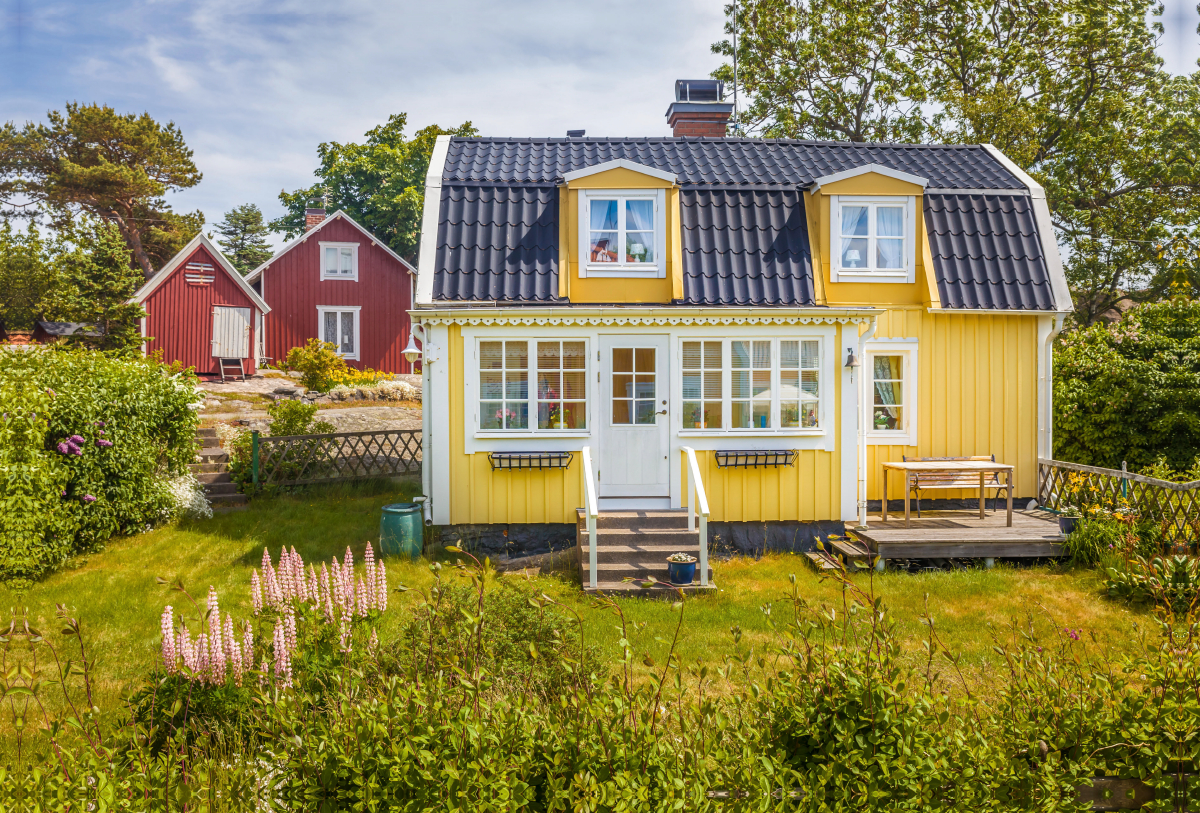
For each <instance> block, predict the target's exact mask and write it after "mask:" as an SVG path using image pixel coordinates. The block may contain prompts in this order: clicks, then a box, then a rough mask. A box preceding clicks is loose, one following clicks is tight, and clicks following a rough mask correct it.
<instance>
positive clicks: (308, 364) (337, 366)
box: [284, 339, 348, 392]
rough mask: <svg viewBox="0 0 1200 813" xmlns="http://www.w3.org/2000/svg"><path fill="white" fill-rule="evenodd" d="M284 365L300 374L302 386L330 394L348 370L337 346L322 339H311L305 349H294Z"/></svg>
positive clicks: (289, 352)
mask: <svg viewBox="0 0 1200 813" xmlns="http://www.w3.org/2000/svg"><path fill="white" fill-rule="evenodd" d="M284 364H286V365H287V366H288V367H289V368H290V369H292V370H295V371H296V372H298V373H300V383H301V384H303V385H304V386H305V387H307V388H308V389H310V390H315V391H317V392H329V390H330V389H332V388H333V387H334V385H335V384H336V383H337V381H339V380H340V379H342V378H344V377H345V375H346V371H347V369H348V367H347V366H346V361H345V359H343V358H342V357H341V356H339V355H338V353H337V345H335V344H334V343H332V342H323V341H321V340H320V339H309V340H308V343H307V344H305V345H304V347H293V348H292V349H291V350H289V351H288V353H287V357H286V358H285V359H284Z"/></svg>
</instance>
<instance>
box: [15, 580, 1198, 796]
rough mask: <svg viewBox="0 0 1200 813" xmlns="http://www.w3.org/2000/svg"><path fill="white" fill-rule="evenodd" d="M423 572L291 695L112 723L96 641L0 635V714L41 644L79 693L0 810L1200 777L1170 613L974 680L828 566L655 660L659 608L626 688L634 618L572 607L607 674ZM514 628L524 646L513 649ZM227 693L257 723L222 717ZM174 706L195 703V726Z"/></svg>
mask: <svg viewBox="0 0 1200 813" xmlns="http://www.w3.org/2000/svg"><path fill="white" fill-rule="evenodd" d="M467 558H468V559H469V558H470V557H467ZM431 569H432V571H433V576H434V581H433V585H432V587H431V588H430V589H429V590H428V591H427V592H426V593H425V594H424V596H423V598H424V600H423V601H421V602H418V603H416V604H415V605H414V606H412V607H411V608H410V609H409V610H408V612H409V620H408V624H407V625H406V626H405V627H404V632H403V633H402V635H401V636H400V637H399V638H398V639H397V640H395V641H380V642H379V643H378V645H376V644H369V645H367V646H366V647H363V646H357V647H354V648H352V649H351V650H349V651H347V650H345V649H338V648H337V647H336V646H332V645H330V642H329V641H328V640H327V641H326V642H325V644H324V645H323V648H320V649H314V650H312V651H311V652H308V653H306V654H303V655H300V656H298V657H297V658H296V660H295V661H294V663H295V664H296V665H297V666H296V668H297V673H296V676H295V682H294V684H293V685H292V686H291V687H290V688H278V684H274V685H272V684H271V683H270V681H269V679H266V678H264V680H263V682H261V683H259V684H258V686H257V687H256V686H255V683H254V681H253V680H250V681H248V682H247V683H246V684H245V685H247V686H248V687H249V690H248V691H247V692H245V694H246V695H247V697H248V699H245V700H241V701H239V700H238V699H237V697H235V696H234V695H233V694H231V693H229V692H227V690H226V689H225V688H224V687H222V688H193V689H192V690H191V691H190V692H180V691H178V688H179V683H178V680H179V677H178V676H177V675H176V676H171V677H168V678H161V679H160V678H155V679H152V680H150V681H149V682H148V684H147V686H148V691H150V692H159V693H160V694H161V696H162V697H163V698H165V700H164V703H163V704H161V705H162V706H163V707H165V706H168V705H169V708H167V709H166V711H167V713H166V714H165V715H163V714H160V715H157V716H154V715H146V714H139V713H135V712H131V713H128V714H126V715H125V716H123V717H121V718H120V719H118V720H116V721H112V720H107V719H105V718H103V717H101V716H100V715H98V714H97V713H96V712H95V711H93V710H90V709H89V708H88V704H87V702H86V700H85V699H84V698H89V697H90V689H89V687H88V685H87V681H88V680H89V671H90V664H91V662H92V661H91V660H90V658H91V657H92V656H90V655H89V654H88V652H87V649H86V644H85V642H84V640H83V637H84V636H82V635H81V634H80V633H81V630H80V628H79V626H78V624H76V623H75V622H74V621H73V620H71V619H70V618H69V617H68V616H67V614H66V613H65V612H63V613H61V614H60V621H61V623H62V625H63V630H62V632H63V633H64V635H65V636H66V637H65V638H64V639H61V640H64V641H65V643H64V644H62V645H61V646H60V645H59V644H57V643H52V642H51V636H48V635H47V636H45V637H43V635H42V634H41V632H40V631H35V630H29V629H27V628H23V627H21V626H20V625H17V626H16V627H14V629H13V630H11V631H10V633H9V634H8V635H6V636H4V637H3V639H2V643H3V647H4V649H3V654H4V657H5V663H6V665H7V666H8V667H9V668H10V669H9V674H8V677H7V678H6V686H5V690H6V692H7V699H6V704H7V705H8V706H10V707H12V708H13V709H17V708H23V709H25V710H26V711H25V712H23V714H25V716H24V717H23V718H22V719H23V722H24V724H25V725H26V726H27V727H29V729H30V730H32V727H33V724H34V723H36V721H37V719H38V716H39V715H38V713H37V708H36V706H35V705H34V704H32V703H31V702H29V701H28V700H27V698H28V696H30V695H35V694H37V691H38V688H37V687H33V686H32V683H33V682H35V681H34V679H33V678H25V677H23V675H24V674H30V673H32V670H28V668H27V667H26V669H25V671H24V672H22V670H21V669H20V668H16V667H17V665H18V664H24V665H27V664H29V663H31V662H32V661H33V659H34V658H35V657H40V658H41V660H42V662H44V663H55V662H57V663H59V664H61V663H63V662H65V661H66V660H67V659H68V658H72V660H71V661H70V662H69V663H68V664H67V666H66V667H65V668H63V669H61V670H59V671H60V673H61V674H63V675H64V680H65V683H66V690H67V691H68V693H71V694H73V696H75V697H78V698H80V702H78V703H77V704H76V705H75V707H74V708H73V709H72V710H71V711H70V712H68V714H67V716H66V718H65V719H63V720H53V721H50V722H49V723H47V724H46V728H45V731H44V732H37V733H27V734H26V735H25V737H24V739H25V743H24V746H23V751H22V756H21V757H20V758H21V759H22V760H24V762H23V763H22V764H20V765H18V766H16V767H15V768H10V769H9V772H8V774H7V775H6V776H5V778H4V782H3V783H0V795H2V798H0V804H3V805H4V806H5V808H6V809H8V810H34V809H36V810H49V809H57V810H85V809H107V810H113V809H127V810H143V809H152V808H153V809H164V806H165V805H167V804H171V803H172V802H173V803H174V805H175V806H178V807H177V809H185V808H184V807H183V804H182V803H185V802H186V803H187V807H186V809H189V810H218V809H225V810H245V809H266V807H265V806H266V805H267V804H269V805H270V809H273V810H304V811H310V810H330V811H334V810H337V811H346V810H405V811H425V810H439V811H440V810H451V811H472V813H476V812H480V813H485V812H486V811H502V810H503V811H507V810H518V809H520V810H531V811H577V810H587V811H647V810H689V811H691V810H694V811H710V810H711V811H717V810H738V811H741V810H755V811H759V810H763V811H765V810H789V811H790V810H805V811H809V810H811V811H834V810H836V811H852V810H853V811H861V810H911V811H936V810H947V811H948V810H955V811H960V810H973V811H1017V810H1020V811H1026V810H1039V811H1075V810H1086V809H1089V807H1090V806H1089V805H1087V804H1084V803H1081V802H1079V801H1078V799H1077V791H1076V789H1077V788H1078V787H1079V786H1081V785H1085V784H1088V783H1090V777H1092V776H1122V777H1133V778H1140V779H1143V780H1144V781H1145V782H1146V783H1147V784H1148V785H1150V786H1151V787H1152V788H1153V789H1154V791H1155V794H1156V798H1155V801H1154V802H1153V803H1151V804H1150V805H1149V806H1148V807H1146V808H1144V809H1147V810H1171V809H1176V806H1180V807H1181V808H1182V807H1183V806H1186V805H1187V803H1188V801H1190V802H1191V803H1192V804H1193V805H1194V803H1195V801H1196V799H1195V798H1194V795H1195V794H1194V792H1192V791H1189V792H1188V793H1190V794H1192V795H1191V796H1190V797H1189V796H1188V795H1187V794H1184V793H1182V792H1181V791H1180V792H1177V791H1178V788H1177V784H1176V777H1177V776H1178V775H1179V774H1194V773H1195V772H1196V771H1197V768H1198V767H1200V765H1198V762H1200V745H1198V743H1200V737H1198V736H1197V735H1200V700H1198V699H1197V695H1196V691H1195V688H1194V687H1195V686H1196V685H1197V680H1198V678H1200V641H1197V639H1196V635H1195V633H1196V627H1195V626H1194V624H1192V623H1191V622H1190V621H1188V622H1184V623H1181V624H1180V623H1176V624H1174V625H1173V626H1172V625H1171V623H1168V622H1165V621H1164V622H1163V625H1162V626H1161V628H1160V631H1159V635H1158V636H1157V637H1156V638H1153V639H1147V640H1145V641H1143V642H1142V645H1141V646H1140V647H1138V651H1137V653H1136V654H1135V655H1134V656H1132V657H1130V658H1129V659H1128V660H1127V661H1125V662H1122V663H1113V662H1110V661H1108V660H1106V659H1103V658H1100V657H1097V656H1096V655H1095V654H1094V650H1093V649H1092V648H1091V646H1090V645H1089V642H1088V641H1086V640H1083V638H1082V636H1081V635H1080V634H1079V632H1078V631H1076V630H1070V629H1067V630H1062V631H1061V632H1060V633H1058V634H1057V635H1054V636H1051V638H1050V639H1048V640H1047V639H1042V638H1039V637H1038V635H1037V634H1036V633H1035V632H1034V625H1033V624H1032V622H1030V623H1021V624H1017V623H1014V624H1013V625H1012V626H1011V627H1010V628H1008V629H1007V630H1003V629H1002V630H999V631H998V632H997V633H996V638H995V651H996V652H997V654H998V655H999V656H1000V657H1001V658H1002V659H1003V662H1004V663H1005V664H1006V669H1005V670H1004V672H1003V675H1004V677H1003V679H1001V680H998V681H997V682H996V684H995V685H994V686H993V687H991V688H992V691H991V692H990V693H989V694H988V695H987V696H978V695H977V694H974V693H972V692H971V690H970V689H969V688H968V684H967V683H966V682H965V681H964V680H963V679H962V676H961V674H960V673H959V671H958V670H959V660H958V657H957V656H956V655H954V654H953V653H951V652H950V651H948V650H947V648H946V646H945V645H944V643H943V641H942V638H941V636H940V634H939V632H938V627H937V625H936V624H935V620H934V618H932V617H929V616H926V617H924V618H923V619H922V621H923V623H924V625H925V626H924V629H925V634H924V635H923V641H922V644H923V648H922V650H921V651H922V652H923V653H924V654H923V655H922V656H921V657H919V658H916V659H914V658H912V657H909V656H905V655H904V654H903V653H904V646H903V645H904V644H905V643H908V642H906V641H904V640H903V636H901V635H900V634H899V633H898V631H897V629H898V628H897V626H896V623H895V621H894V619H893V618H892V617H891V616H890V614H889V612H888V611H887V609H886V607H884V605H883V603H882V600H881V599H879V598H877V597H875V596H874V594H873V589H872V585H870V584H869V583H868V584H862V585H860V584H855V583H853V582H851V581H849V580H846V579H845V578H844V577H838V578H840V579H841V580H842V597H843V598H842V601H841V602H840V604H839V605H838V606H832V607H831V606H821V607H813V606H809V604H808V603H807V602H806V601H805V599H804V598H803V597H802V596H801V595H800V591H799V589H798V588H797V587H796V585H795V583H794V582H793V586H792V589H791V591H790V594H788V595H786V596H783V597H782V598H783V599H784V601H782V602H780V603H779V604H778V605H776V610H775V611H774V612H771V611H770V609H769V608H764V612H766V613H767V614H768V617H769V618H770V620H771V626H772V629H773V630H774V640H773V642H772V644H771V645H770V646H768V647H767V648H765V649H763V650H762V651H744V654H742V655H740V656H737V657H730V658H728V659H726V660H725V661H724V662H723V663H719V664H710V665H708V666H702V665H688V664H683V663H681V662H680V661H679V659H678V658H677V656H676V655H675V654H674V651H675V645H676V642H677V641H678V638H679V636H680V635H681V634H684V635H685V634H686V626H687V624H688V617H689V609H688V606H687V604H686V603H685V602H683V601H680V602H678V603H677V604H675V605H674V611H675V613H676V614H677V617H676V629H675V633H674V639H675V640H674V641H673V642H672V643H671V650H670V652H669V653H668V655H667V656H666V658H665V659H664V660H663V661H662V662H661V663H657V664H656V663H654V662H653V661H650V660H649V659H648V658H647V659H646V666H647V667H648V668H649V669H650V671H651V674H652V677H651V678H650V679H649V680H641V681H638V680H636V679H635V677H634V670H633V663H634V658H635V655H634V650H633V646H632V645H631V644H630V641H631V640H632V638H633V635H634V632H635V630H634V629H633V626H634V625H633V624H632V623H631V622H630V621H629V620H628V619H627V618H626V616H625V614H624V612H623V611H622V607H621V604H620V603H617V602H614V601H611V600H609V599H605V598H599V599H597V600H596V602H595V604H594V607H593V609H592V610H591V612H597V613H605V614H610V616H611V619H612V623H613V624H615V625H616V626H618V627H619V628H620V630H621V638H620V643H619V648H620V650H621V652H620V657H619V660H618V661H617V663H616V665H615V667H614V670H613V671H612V672H605V671H603V670H602V669H601V668H600V667H599V666H597V664H596V662H595V661H594V660H593V659H592V657H591V654H590V648H589V647H590V645H589V643H588V642H587V641H586V640H583V636H582V635H581V634H580V633H579V632H578V630H579V629H582V627H583V625H582V624H581V623H579V621H580V619H579V617H578V616H576V615H575V614H574V612H573V611H571V610H569V609H568V608H566V607H564V606H562V605H559V604H557V603H556V602H555V601H554V600H553V599H551V598H549V597H548V596H545V595H538V594H529V595H528V596H527V600H526V601H524V602H514V601H513V600H512V597H511V594H510V595H508V596H505V597H501V598H500V600H496V598H495V593H496V592H497V591H500V592H504V591H513V590H519V589H520V588H514V587H511V586H508V585H501V586H497V585H496V584H495V579H494V578H493V576H492V574H490V573H489V572H488V570H487V569H486V567H484V566H480V565H479V564H478V563H477V562H473V561H470V562H467V563H466V564H465V565H463V564H460V565H459V571H460V575H462V576H464V577H465V579H466V580H467V582H468V583H469V585H470V587H469V588H467V589H464V588H461V587H451V586H449V585H447V584H445V583H444V581H443V576H442V572H441V566H440V565H438V564H436V563H435V564H433V565H432V566H431ZM542 616H551V617H553V618H554V619H556V620H553V621H548V620H547V621H541V622H540V623H539V622H538V621H537V619H538V618H540V617H542ZM356 623H358V624H362V625H371V624H373V623H374V620H373V617H368V618H365V619H364V620H362V621H359V622H356ZM518 627H519V628H518ZM520 628H526V629H529V630H530V633H531V636H532V639H533V640H534V641H535V642H533V643H531V642H525V643H524V645H523V646H521V647H519V648H514V647H513V646H512V644H513V643H514V642H515V641H519V640H521V638H522V635H521V629H520ZM362 632H364V633H365V632H366V630H365V629H362ZM730 634H731V635H732V636H733V637H734V638H739V637H740V635H741V632H740V630H739V629H737V628H734V629H732V630H731V631H730ZM266 635H267V633H266V631H265V630H263V631H260V632H259V633H258V636H259V639H260V640H262V639H265V637H266ZM363 637H365V636H363V635H360V636H358V637H357V638H356V640H360V641H361V640H362V638H363ZM54 640H56V641H57V640H59V639H58V638H57V636H54ZM305 640H306V639H305V636H304V634H302V635H301V648H302V649H303V648H304V646H305V643H304V641H305ZM371 640H372V641H375V636H374V634H373V633H372V635H371ZM55 647H57V648H58V649H60V650H61V651H59V652H58V653H57V654H58V657H57V658H53V659H52V658H50V657H49V656H48V655H49V650H50V649H51V648H55ZM537 676H540V679H535V678H537ZM156 687H157V688H156ZM22 691H23V692H24V695H22V694H21V692H22ZM41 691H42V692H43V693H44V691H45V687H41ZM205 692H209V693H220V692H224V694H222V695H220V696H216V697H215V696H212V695H209V696H204V693H205ZM145 697H146V693H145V692H143V694H142V700H143V702H142V705H141V707H142V708H144V707H145V703H144V700H145ZM22 703H24V705H23V706H22V705H21V704H22ZM238 703H242V704H243V705H242V706H241V708H242V709H243V710H245V709H250V710H251V711H252V713H249V714H246V713H238V712H237V711H236V710H234V711H226V710H223V709H227V708H228V706H229V705H230V704H234V705H236V704H238ZM189 708H197V709H201V708H202V709H204V715H203V719H201V717H200V716H194V717H193V718H191V719H189V718H188V713H189V712H188V709H189ZM222 714H229V715H230V717H231V719H232V717H234V716H236V719H237V721H238V725H237V729H236V730H235V728H234V727H233V726H232V725H230V726H227V727H224V728H222V727H221V725H220V717H221V715H222ZM164 718H165V719H167V720H168V722H164ZM164 726H166V727H168V730H166V731H164V730H162V727H164ZM201 727H202V728H203V732H204V734H205V736H202V737H200V736H195V735H196V734H197V733H198V731H200V730H201Z"/></svg>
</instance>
